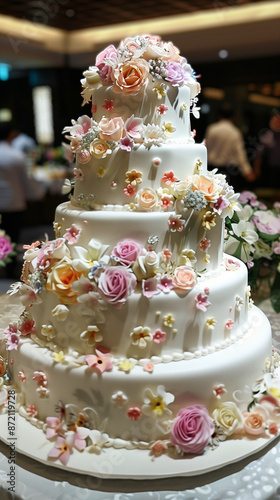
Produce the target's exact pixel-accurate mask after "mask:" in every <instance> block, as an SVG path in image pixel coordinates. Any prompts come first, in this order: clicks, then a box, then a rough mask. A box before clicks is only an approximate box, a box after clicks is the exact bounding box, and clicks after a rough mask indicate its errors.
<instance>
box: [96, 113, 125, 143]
mask: <svg viewBox="0 0 280 500" xmlns="http://www.w3.org/2000/svg"><path fill="white" fill-rule="evenodd" d="M123 135H124V121H123V119H122V118H121V117H120V116H116V117H115V118H111V119H108V118H105V117H103V118H102V119H101V120H100V122H99V137H100V139H103V141H119V140H120V139H121V138H122V137H123Z"/></svg>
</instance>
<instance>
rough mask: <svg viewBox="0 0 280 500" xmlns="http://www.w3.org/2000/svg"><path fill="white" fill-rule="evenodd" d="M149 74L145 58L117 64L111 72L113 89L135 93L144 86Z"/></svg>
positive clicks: (125, 92)
mask: <svg viewBox="0 0 280 500" xmlns="http://www.w3.org/2000/svg"><path fill="white" fill-rule="evenodd" d="M148 76H149V64H148V63H147V61H145V59H133V60H132V61H127V62H126V63H124V64H118V66H117V67H116V68H115V69H114V71H113V73H112V80H113V83H114V87H113V91H114V92H117V93H120V92H122V93H124V94H130V95H137V94H138V93H139V92H140V90H141V89H142V88H143V87H144V86H145V84H146V83H147V81H148Z"/></svg>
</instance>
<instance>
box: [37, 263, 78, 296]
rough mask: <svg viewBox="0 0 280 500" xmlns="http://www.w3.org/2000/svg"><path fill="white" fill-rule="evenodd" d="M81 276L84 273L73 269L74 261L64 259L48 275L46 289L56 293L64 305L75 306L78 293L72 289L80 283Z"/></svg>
mask: <svg viewBox="0 0 280 500" xmlns="http://www.w3.org/2000/svg"><path fill="white" fill-rule="evenodd" d="M81 275H82V272H80V271H76V270H75V269H74V268H73V266H72V260H71V259H69V258H68V257H64V258H63V259H62V260H60V261H59V262H58V263H57V264H55V265H54V266H53V268H52V270H51V272H49V273H48V278H47V283H46V289H47V290H48V291H49V292H53V293H55V294H56V295H57V296H58V297H59V300H60V302H61V303H62V304H75V302H76V298H77V292H74V291H73V290H72V289H71V285H72V284H73V283H74V282H75V281H78V279H79V278H80V277H81Z"/></svg>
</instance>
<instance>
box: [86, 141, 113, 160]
mask: <svg viewBox="0 0 280 500" xmlns="http://www.w3.org/2000/svg"><path fill="white" fill-rule="evenodd" d="M89 150H90V153H91V154H92V156H94V157H95V158H98V159H102V158H106V156H107V155H109V154H111V153H112V150H111V149H110V148H109V146H108V144H106V142H105V141H102V139H94V141H92V143H91V145H90V148H89Z"/></svg>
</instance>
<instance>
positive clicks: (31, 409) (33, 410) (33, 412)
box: [25, 405, 37, 417]
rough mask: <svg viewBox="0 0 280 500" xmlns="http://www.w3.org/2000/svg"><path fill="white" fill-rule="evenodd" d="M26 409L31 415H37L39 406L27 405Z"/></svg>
mask: <svg viewBox="0 0 280 500" xmlns="http://www.w3.org/2000/svg"><path fill="white" fill-rule="evenodd" d="M25 411H26V413H27V415H28V416H29V417H36V415H37V408H36V406H35V405H29V406H27V407H26V409H25Z"/></svg>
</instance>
